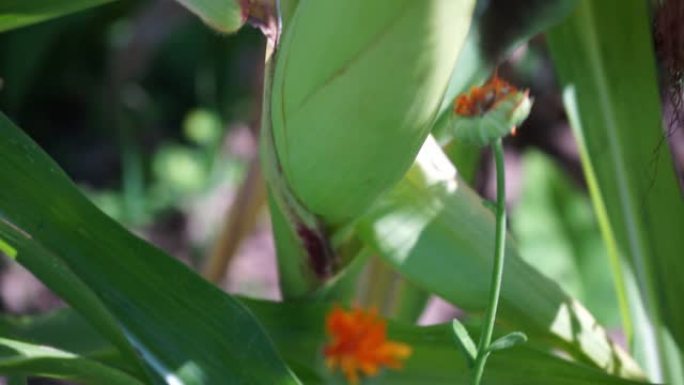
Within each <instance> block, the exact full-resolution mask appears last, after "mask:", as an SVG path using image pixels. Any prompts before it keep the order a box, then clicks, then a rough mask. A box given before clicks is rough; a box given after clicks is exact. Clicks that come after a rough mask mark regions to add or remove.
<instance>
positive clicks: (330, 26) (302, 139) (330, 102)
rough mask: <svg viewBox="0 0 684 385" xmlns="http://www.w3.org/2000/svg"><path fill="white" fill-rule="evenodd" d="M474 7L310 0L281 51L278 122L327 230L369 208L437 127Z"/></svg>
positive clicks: (278, 140)
mask: <svg viewBox="0 0 684 385" xmlns="http://www.w3.org/2000/svg"><path fill="white" fill-rule="evenodd" d="M473 4H474V1H473V0H373V1H367V0H345V1H339V0H315V1H306V0H304V1H301V2H300V3H299V5H298V7H297V10H296V12H295V14H294V16H293V17H292V19H291V20H290V21H289V23H288V24H289V25H288V26H287V29H286V30H285V31H284V34H283V36H282V39H281V45H280V47H279V49H278V52H277V53H276V59H275V60H276V62H275V74H274V78H273V89H272V94H271V106H272V107H271V119H272V121H271V124H272V129H273V138H274V142H275V150H276V154H277V159H278V162H279V165H280V169H281V170H282V173H283V174H284V176H285V179H286V181H287V184H288V185H289V188H290V190H291V191H292V193H293V194H294V196H295V197H296V198H297V199H298V200H299V201H300V202H301V203H302V204H303V205H304V206H305V207H306V208H307V209H308V210H310V211H311V212H312V213H314V214H316V215H318V216H320V217H321V218H322V219H323V220H324V221H325V222H326V223H327V224H332V225H336V224H341V223H344V222H345V221H347V220H350V219H352V218H354V217H356V216H358V215H360V214H361V213H363V211H364V210H365V209H366V208H368V206H369V205H370V204H371V203H372V202H373V201H374V200H375V199H376V198H377V196H378V195H380V194H381V193H382V192H384V191H385V190H387V189H388V188H390V187H391V186H393V185H394V184H395V183H396V182H397V181H398V180H399V179H400V178H401V177H402V175H403V174H404V173H405V172H406V170H407V169H408V168H409V166H410V165H411V163H412V162H413V159H414V158H415V155H416V153H417V152H418V150H419V148H420V146H421V145H422V143H423V142H424V141H425V138H426V136H427V135H428V133H429V132H430V129H431V127H432V125H433V123H434V120H435V117H436V115H437V112H438V108H439V106H440V104H441V101H442V98H443V97H444V94H445V90H446V87H447V84H448V81H449V78H450V74H451V72H452V69H453V67H454V65H455V62H456V59H457V57H458V54H459V52H460V50H461V47H462V45H463V42H464V39H465V36H466V33H467V31H468V28H469V26H470V19H471V15H472V8H473Z"/></svg>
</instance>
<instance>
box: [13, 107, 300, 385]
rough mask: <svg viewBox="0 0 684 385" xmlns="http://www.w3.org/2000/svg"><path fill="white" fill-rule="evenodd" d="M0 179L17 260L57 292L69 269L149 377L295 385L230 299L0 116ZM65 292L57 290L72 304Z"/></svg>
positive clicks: (88, 313) (88, 312)
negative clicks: (99, 203) (93, 197)
mask: <svg viewBox="0 0 684 385" xmlns="http://www.w3.org/2000/svg"><path fill="white" fill-rule="evenodd" d="M0 184H2V185H3V188H2V189H0V238H2V239H3V240H4V241H5V242H6V243H8V244H10V245H11V246H12V247H14V248H15V249H16V250H17V256H16V259H17V261H18V262H20V263H24V262H26V261H32V262H31V263H29V264H26V265H25V266H26V267H27V268H28V269H29V270H31V271H32V272H34V273H36V275H38V276H42V277H45V276H50V279H49V280H47V279H44V281H45V282H46V283H47V284H48V285H49V286H50V287H51V288H53V289H55V290H57V291H59V290H60V285H67V284H68V283H69V281H71V280H72V279H73V278H74V277H78V278H79V279H80V281H81V282H82V284H81V286H85V287H87V288H88V289H89V290H90V291H92V293H93V294H94V298H96V299H97V300H98V301H100V303H101V305H100V306H104V308H106V311H107V312H108V313H109V314H110V316H111V317H112V318H113V319H114V320H115V322H116V325H118V327H120V328H121V330H122V331H123V333H124V334H125V336H126V339H127V341H128V343H130V344H131V345H132V346H134V347H135V349H136V350H137V351H138V352H139V353H140V357H141V359H142V360H143V363H144V364H145V366H146V367H147V369H148V371H149V372H150V373H152V374H153V378H154V381H155V382H156V383H171V384H174V383H175V384H187V385H190V384H219V383H220V384H238V383H254V384H261V383H268V384H297V383H298V380H297V379H296V378H295V377H294V376H293V374H292V373H291V372H290V371H289V369H288V368H287V367H286V366H285V365H284V364H283V362H282V361H281V360H280V358H279V356H278V354H277V353H276V352H275V350H274V348H273V346H272V344H271V342H270V341H269V340H268V338H267V337H266V335H265V334H264V333H263V331H262V329H261V327H260V326H259V324H258V323H257V322H256V320H255V319H254V318H253V317H252V316H251V314H250V313H249V312H248V311H247V310H246V309H245V308H244V307H243V306H242V305H241V304H240V303H238V302H237V301H235V300H234V299H233V298H232V297H230V296H229V295H227V294H225V293H223V292H221V291H220V290H219V289H217V288H216V287H214V286H212V285H210V284H209V283H207V282H206V281H204V280H202V279H201V278H200V277H199V276H197V275H196V274H195V273H193V272H192V271H190V270H189V269H188V268H187V267H185V266H184V265H182V264H181V263H180V262H178V261H176V260H174V259H172V258H170V257H168V256H167V255H165V254H164V253H163V252H161V251H159V250H158V249H156V248H154V247H152V246H150V245H149V244H147V243H146V242H144V241H142V240H140V239H139V238H137V237H135V236H133V235H131V234H130V233H129V232H128V231H126V230H125V229H123V228H122V227H121V226H119V225H118V224H116V223H115V222H113V221H112V220H111V219H109V218H108V217H106V216H105V215H104V214H103V213H101V212H100V211H98V210H97V209H96V208H95V207H94V206H93V205H92V204H91V203H90V202H88V201H87V200H86V198H85V197H83V195H81V193H80V192H79V191H78V190H77V189H76V188H75V186H74V185H73V184H72V183H71V182H70V181H69V179H68V178H67V177H66V175H65V174H64V172H62V171H61V170H60V169H59V168H58V166H57V165H56V164H55V163H54V162H53V161H52V160H51V159H49V157H48V156H47V155H46V154H45V153H44V152H42V151H41V150H40V149H39V148H38V147H37V146H36V145H35V144H34V143H33V142H32V141H31V140H30V139H29V138H28V137H27V136H26V135H25V134H23V133H22V132H21V130H19V129H18V128H17V127H15V126H14V125H13V124H12V123H11V122H10V121H9V120H8V119H7V118H6V117H4V115H0ZM75 291H76V290H75V289H71V290H63V291H62V292H60V294H61V295H62V296H63V297H64V299H65V300H67V301H68V302H71V303H73V304H74V305H78V304H79V301H80V300H81V299H82V297H80V296H79V294H78V293H77V292H75ZM93 302H95V301H93ZM79 310H80V311H81V312H82V313H83V314H84V316H85V317H86V318H88V319H89V320H92V319H93V318H94V315H93V314H94V312H93V311H92V309H91V308H89V307H85V306H84V307H81V308H80V309H79ZM98 325H101V324H98ZM98 330H100V331H103V330H105V331H106V330H108V329H106V328H99V329H98ZM103 335H107V336H109V335H108V334H107V333H103Z"/></svg>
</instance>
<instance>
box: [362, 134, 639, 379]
mask: <svg viewBox="0 0 684 385" xmlns="http://www.w3.org/2000/svg"><path fill="white" fill-rule="evenodd" d="M357 230H358V235H359V237H361V238H362V239H364V240H365V241H366V242H368V243H369V244H370V245H372V246H373V247H374V248H375V249H376V250H377V252H378V253H379V255H380V256H382V257H383V258H384V259H385V260H386V261H388V262H389V263H390V264H392V265H393V266H395V267H396V268H397V269H398V270H399V271H400V272H401V273H402V274H403V275H404V276H405V277H407V278H408V279H409V280H411V281H413V282H414V283H415V284H416V285H418V286H420V287H422V288H424V289H426V290H429V291H430V292H432V293H434V294H437V295H439V296H441V297H443V298H444V299H446V300H448V301H450V302H451V303H453V304H455V305H456V306H458V307H459V308H462V309H464V310H466V311H471V312H482V311H484V310H485V308H486V306H487V303H488V293H489V282H490V275H491V269H492V259H493V258H492V257H493V249H494V245H493V240H494V232H495V228H494V216H493V215H492V213H491V212H490V211H489V210H488V209H487V208H486V207H485V206H484V205H483V204H482V200H481V198H480V197H478V196H477V194H476V193H475V192H474V191H472V190H471V189H470V188H469V187H468V186H467V185H466V184H465V183H463V182H462V181H461V180H460V179H458V178H457V176H456V170H455V169H454V168H453V166H452V165H451V163H450V162H449V160H448V159H447V158H446V156H445V155H444V154H443V153H442V151H441V149H440V148H439V146H438V145H437V144H436V142H435V141H434V140H428V142H426V145H425V146H424V147H423V149H422V150H421V152H420V153H419V155H418V158H417V160H416V163H415V164H414V167H413V168H412V169H411V170H410V171H409V172H408V173H407V175H406V176H405V177H404V179H403V180H402V181H401V182H400V183H399V184H398V185H397V186H396V187H395V188H394V189H393V190H391V191H390V192H389V193H388V194H387V195H386V196H384V197H382V198H381V199H380V200H379V201H378V202H377V204H376V205H375V206H374V207H373V209H372V210H371V211H370V212H369V213H368V214H367V215H366V216H364V217H363V218H362V219H361V220H360V221H359V223H358V226H357ZM506 244H507V249H506V253H507V256H506V266H505V277H504V282H503V287H502V291H501V299H500V307H499V313H498V314H499V315H498V316H497V319H498V320H499V321H500V322H501V324H505V325H507V326H508V327H509V328H513V329H514V330H522V331H523V332H525V333H526V334H528V335H529V336H530V340H531V341H532V342H535V341H552V343H553V344H555V345H556V346H557V347H559V348H562V349H564V350H566V351H568V352H570V354H573V355H574V356H575V357H579V358H581V359H583V360H585V361H586V362H588V363H591V364H593V365H595V366H597V367H600V368H605V369H606V370H608V371H609V372H611V373H620V374H621V375H623V376H626V377H632V378H641V377H642V376H643V374H642V373H641V370H640V369H639V367H638V366H637V365H636V364H635V363H634V361H633V360H632V359H631V358H630V357H629V356H628V355H627V354H626V353H625V352H624V351H623V350H622V349H620V348H619V347H617V346H616V345H615V344H614V343H613V342H612V341H610V339H609V338H608V336H607V335H606V332H605V330H603V328H601V327H600V326H598V325H597V323H596V321H595V319H594V318H593V317H592V316H591V314H589V312H587V311H586V309H584V307H583V306H582V305H581V304H580V303H579V302H578V301H576V300H575V299H573V298H571V297H569V296H568V295H567V294H565V293H564V292H563V291H562V290H561V288H560V287H559V286H558V285H557V284H556V283H555V282H553V281H551V280H549V279H548V278H547V277H545V276H543V275H542V274H540V273H539V272H538V271H537V270H536V269H534V268H533V267H532V266H530V265H528V264H527V263H525V262H524V261H523V260H522V259H521V258H520V256H519V255H518V251H517V249H516V248H515V243H514V242H513V241H512V240H510V241H509V242H507V243H506Z"/></svg>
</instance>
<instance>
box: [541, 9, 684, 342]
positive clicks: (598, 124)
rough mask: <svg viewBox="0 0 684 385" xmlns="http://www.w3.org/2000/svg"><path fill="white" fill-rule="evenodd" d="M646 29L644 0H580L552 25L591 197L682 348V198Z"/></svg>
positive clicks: (655, 315)
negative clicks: (560, 21) (568, 14)
mask: <svg viewBox="0 0 684 385" xmlns="http://www.w3.org/2000/svg"><path fill="white" fill-rule="evenodd" d="M652 39H653V38H652V35H651V25H650V11H649V8H648V3H647V2H641V1H627V2H623V1H618V0H606V1H598V2H597V1H582V2H581V4H580V7H579V8H578V9H577V12H576V13H575V14H574V15H573V16H572V17H571V18H570V19H569V20H568V21H567V22H566V23H564V24H562V25H561V26H559V27H558V28H556V29H554V30H553V31H551V33H549V43H550V48H551V53H552V57H553V60H554V63H555V66H556V70H557V73H558V75H559V78H560V81H561V83H562V86H563V95H564V101H565V104H566V108H567V110H568V113H569V116H570V120H571V123H572V126H573V130H574V132H575V136H576V138H577V141H578V143H579V145H580V148H581V153H582V157H583V165H584V169H585V174H586V175H587V176H588V179H589V180H591V182H592V186H591V187H592V188H593V193H594V199H595V200H596V201H598V202H600V204H601V206H604V207H605V210H606V212H607V214H608V220H609V225H610V228H611V229H612V232H613V233H614V235H615V238H616V241H617V245H618V247H619V249H620V251H621V252H622V254H623V255H624V257H626V259H627V260H628V261H629V262H630V263H631V267H632V269H633V271H634V272H635V275H636V278H637V281H638V283H639V287H640V289H641V293H642V298H643V301H644V305H645V308H646V312H647V313H648V314H649V316H650V317H651V321H652V323H653V324H654V325H660V324H661V323H664V324H665V325H666V326H667V327H668V328H669V331H670V333H671V334H672V336H673V337H674V339H675V340H676V341H677V343H678V345H679V348H680V349H682V348H684V306H682V297H683V296H684V280H682V279H681V277H682V275H684V258H682V250H684V237H682V232H683V231H684V204H682V195H681V191H679V187H678V183H677V177H676V174H675V171H674V167H673V162H672V156H671V154H670V150H669V148H668V144H667V140H666V138H665V133H664V130H663V126H662V122H661V105H660V101H659V92H658V83H657V74H656V64H655V59H654V48H653V43H652ZM594 178H595V179H594ZM660 345H661V346H662V342H661V343H660ZM661 354H663V350H662V347H661ZM663 355H664V354H663Z"/></svg>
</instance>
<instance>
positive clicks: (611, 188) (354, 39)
mask: <svg viewBox="0 0 684 385" xmlns="http://www.w3.org/2000/svg"><path fill="white" fill-rule="evenodd" d="M109 2H111V1H110V0H78V1H75V0H0V31H8V30H11V29H15V28H20V27H25V28H33V27H30V25H32V24H35V23H39V22H43V21H46V20H49V19H53V18H57V17H60V16H63V15H66V14H69V13H73V12H77V11H81V10H84V9H87V8H90V7H96V6H100V5H102V4H105V3H109ZM178 2H179V3H180V4H182V5H183V6H184V7H186V8H187V9H188V10H189V11H190V12H192V13H193V14H194V15H196V16H197V17H199V18H200V19H201V20H202V21H203V22H204V23H205V24H206V25H207V28H211V29H213V30H215V31H217V33H221V34H224V35H225V37H224V38H225V39H231V38H232V37H231V35H230V34H232V33H234V32H236V31H238V30H239V29H241V28H243V27H244V28H258V29H260V30H261V31H262V32H263V35H264V37H265V41H266V44H265V48H264V50H265V54H264V58H265V60H264V71H263V72H264V74H263V78H264V82H263V83H264V84H263V100H262V103H261V104H262V108H261V110H262V112H261V119H260V123H261V124H260V126H261V127H260V132H259V136H260V139H259V140H260V142H259V147H260V154H259V155H260V156H259V162H258V165H257V162H256V161H255V162H254V167H253V168H252V169H251V171H250V172H251V174H250V175H256V176H255V177H254V178H251V179H250V178H247V179H246V182H245V184H247V183H255V184H256V186H257V187H254V188H255V189H256V190H255V191H257V192H254V193H253V195H251V201H250V203H249V205H248V206H249V210H247V211H248V212H250V213H251V214H249V215H248V216H251V217H253V216H255V215H256V213H257V212H258V211H259V208H261V207H264V208H267V209H268V212H269V213H270V218H271V224H272V233H273V237H274V239H275V243H276V244H275V246H276V253H277V267H278V273H279V280H280V282H279V283H280V290H281V293H282V297H283V299H282V301H269V300H263V299H254V298H247V297H244V296H237V295H231V294H228V293H226V292H224V291H222V290H220V289H219V288H218V287H217V286H216V285H215V284H214V283H213V282H210V281H209V280H206V279H204V278H203V277H202V276H200V275H199V274H198V273H197V272H195V271H193V270H192V269H191V268H189V267H188V266H186V265H184V264H182V263H180V262H178V261H177V260H176V259H174V258H172V257H171V256H169V255H167V254H166V253H165V252H163V251H161V250H160V249H158V248H157V247H155V246H153V245H151V244H150V243H148V242H146V241H144V240H142V239H140V238H139V237H137V236H136V235H133V234H132V233H131V232H129V230H127V229H126V228H124V227H123V226H122V225H121V224H120V223H117V222H116V221H115V220H113V219H112V218H110V217H108V216H107V215H105V214H104V213H103V212H102V211H100V210H99V209H98V208H97V207H96V206H95V205H94V204H93V203H92V202H91V201H90V200H89V199H88V198H87V197H86V196H85V195H84V194H83V192H82V190H81V189H79V188H78V187H77V186H76V185H75V184H74V183H73V182H72V181H71V180H70V178H69V177H68V176H67V174H66V173H65V172H64V171H62V169H61V168H60V166H59V165H58V164H57V163H56V162H55V161H54V160H52V159H51V158H50V156H49V155H47V153H46V152H44V151H43V150H42V149H41V148H40V147H39V146H38V145H37V144H36V143H35V142H34V141H33V140H32V139H31V138H30V137H29V136H28V135H27V134H26V133H24V132H23V131H22V130H21V129H20V128H19V127H17V126H16V125H15V124H14V123H13V122H12V121H11V120H10V118H8V117H7V116H6V115H4V114H1V113H0V186H1V187H0V252H2V254H5V255H6V256H7V257H8V258H9V260H10V263H18V264H21V265H22V266H24V267H25V268H26V269H28V270H29V271H30V272H31V273H32V274H33V275H34V276H36V277H37V278H38V279H39V280H40V281H42V282H43V283H44V284H45V285H46V286H48V287H49V288H50V289H51V290H52V291H54V292H55V293H56V294H57V295H59V296H60V297H61V298H62V299H63V300H64V301H65V302H67V303H68V305H69V307H67V308H65V309H61V310H57V311H55V312H51V313H47V314H40V315H34V316H25V317H15V316H10V315H4V316H2V318H0V373H3V374H4V375H5V376H6V379H7V381H8V383H10V384H27V383H28V381H30V380H29V378H33V377H47V378H52V379H57V380H67V381H73V382H76V383H82V384H113V385H118V384H122V385H123V384H140V385H142V384H168V385H181V384H182V385H215V384H269V385H270V384H338V383H350V384H406V385H409V384H461V383H463V384H473V385H477V384H545V385H549V384H616V385H617V384H624V385H627V384H635V385H636V384H647V383H668V384H684V369H683V368H684V355H683V354H684V353H683V352H684V306H682V305H681V297H682V295H684V284H682V280H681V278H680V277H681V275H682V274H684V259H682V253H683V251H682V250H684V237H682V236H681V234H682V231H684V204H682V193H681V191H680V187H679V185H678V181H677V176H676V173H675V170H674V166H673V159H672V155H671V152H670V149H669V148H668V146H667V144H665V145H663V143H667V142H666V140H667V139H666V137H665V135H666V132H665V127H664V123H663V119H662V116H663V112H662V103H661V99H660V94H659V83H658V63H662V61H663V59H660V61H658V57H657V55H656V49H655V48H654V34H653V31H652V24H651V17H652V16H651V15H652V14H654V13H657V12H658V11H659V9H660V7H663V8H665V7H669V8H668V9H670V12H673V13H675V14H677V12H680V13H679V16H682V17H684V14H682V13H681V12H684V8H682V7H681V6H679V7H677V6H676V5H671V4H677V3H678V2H677V1H665V2H664V4H661V3H655V2H654V3H649V2H646V1H642V0H627V1H619V0H601V1H591V0H549V1H537V0H520V1H515V2H511V1H505V0H501V1H499V0H489V1H485V0H345V1H337V0H279V1H278V0H178ZM675 19H676V18H675ZM681 31H682V30H681V28H679V29H677V28H676V27H673V30H672V31H669V30H667V29H665V32H664V34H665V35H663V36H665V37H666V38H669V39H670V40H667V41H670V42H672V41H674V42H679V44H680V45H679V46H677V45H676V44H674V43H673V44H671V45H670V46H671V47H680V48H681V47H682V45H681V44H682V43H684V42H683V41H682V39H681ZM542 33H543V34H544V35H543V36H545V39H546V41H547V44H548V47H549V50H550V55H551V58H552V61H553V67H554V69H555V71H556V75H557V78H558V79H559V85H560V87H561V91H562V97H563V102H564V106H565V112H566V114H567V117H568V120H569V122H570V125H571V126H572V130H573V135H574V138H575V140H576V141H577V143H578V146H579V151H580V154H581V160H582V168H583V174H584V178H585V180H586V183H587V185H588V190H589V195H590V197H591V203H592V207H593V212H594V213H595V216H596V218H597V220H598V223H599V226H600V232H601V236H602V239H603V242H604V245H605V246H604V247H605V248H606V249H607V250H608V253H607V257H606V258H608V260H607V262H606V265H607V266H610V271H609V274H608V273H607V274H606V275H604V276H605V277H609V279H607V280H606V279H603V280H602V282H610V284H612V286H609V289H608V290H611V291H614V295H615V298H616V300H615V303H614V305H615V310H611V311H612V312H613V313H615V314H619V316H620V320H621V327H620V329H621V330H622V332H623V333H624V335H625V337H626V338H625V339H626V342H625V343H624V344H620V343H617V342H615V341H614V340H613V338H611V336H610V335H609V333H608V332H607V331H606V328H605V327H603V326H602V325H601V324H600V323H599V322H598V321H597V320H596V317H594V315H592V313H591V312H590V311H589V310H587V307H585V305H584V304H583V303H582V301H581V300H580V299H579V298H575V297H574V296H573V295H571V294H570V293H569V288H568V287H567V286H566V285H565V284H564V283H563V282H557V281H556V280H555V279H554V278H552V277H551V274H550V273H549V272H547V271H543V270H544V269H543V268H542V267H541V266H537V265H536V264H533V263H530V261H531V259H530V257H529V256H526V255H525V253H526V250H527V248H525V247H523V246H524V245H526V244H527V243H523V242H522V240H521V243H520V244H518V242H517V241H516V235H515V234H510V233H509V232H508V226H507V221H506V207H505V180H506V176H505V169H506V168H505V165H504V163H505V157H504V151H503V143H504V141H505V140H506V139H505V138H506V137H507V136H508V135H509V134H510V133H511V132H515V131H516V130H520V129H521V125H522V124H523V122H524V121H525V119H526V118H527V117H528V116H529V114H530V109H531V108H532V105H533V103H534V97H535V95H534V94H533V92H530V91H529V90H522V89H518V87H516V86H515V85H514V84H511V83H510V82H508V81H506V80H504V79H502V78H501V77H500V75H499V73H498V72H497V67H498V66H499V65H501V64H502V63H503V62H504V61H505V60H506V59H507V58H508V57H509V55H511V53H512V52H513V51H514V50H516V49H517V48H519V47H521V46H523V45H525V44H526V43H527V42H528V41H529V40H530V39H531V38H533V37H534V36H538V35H539V34H542ZM668 33H671V34H672V36H671V35H668ZM677 33H679V34H680V35H679V40H677V39H678V38H677V37H676V34H677ZM661 38H662V36H661ZM29 49H30V48H29ZM181 54H182V53H181ZM674 57H676V56H674ZM680 58H681V56H680ZM662 71H665V72H668V73H672V74H679V75H677V76H680V78H679V80H678V81H679V82H681V71H684V60H682V61H677V60H676V59H672V60H669V61H667V66H666V67H664V69H662ZM0 76H2V74H0ZM674 78H676V76H675V77H674ZM678 84H679V86H678V88H677V87H675V89H677V90H679V91H678V92H681V83H678ZM12 86H13V85H12V84H11V83H7V84H4V86H3V87H4V88H5V89H10V88H11V87H12ZM75 87H76V85H75ZM679 108H681V105H680V106H679ZM36 114H40V111H36ZM478 146H486V147H490V152H491V153H492V155H493V158H494V161H493V163H494V164H495V168H496V176H497V177H496V187H497V188H496V191H497V193H496V202H493V203H492V202H489V201H487V200H486V199H485V198H483V197H482V196H480V195H478V193H477V192H476V191H475V189H474V188H473V187H471V185H472V182H473V178H472V177H471V175H472V171H471V170H470V169H471V168H472V159H474V157H476V156H477V155H476V154H478V153H479V147H478ZM457 170H458V171H457ZM259 174H263V180H262V179H261V178H259V177H258V175H259ZM535 182H536V181H535ZM538 183H539V184H540V185H541V184H543V183H544V181H543V180H540V181H539V182H538ZM565 190H569V188H564V193H567V191H565ZM249 191H252V190H249ZM259 191H261V192H265V193H259ZM568 194H569V193H568ZM578 195H579V196H581V197H582V199H583V197H584V195H583V194H582V193H578ZM245 199H248V198H245ZM251 219H253V218H251ZM251 219H250V218H247V219H244V220H245V221H247V220H251ZM553 219H558V220H562V218H561V215H560V214H558V215H557V216H553ZM228 222H229V223H234V222H235V221H232V222H231V221H228ZM238 222H239V221H238ZM227 229H228V231H230V230H231V229H234V228H233V227H230V226H228V227H227ZM534 235H535V234H532V237H531V241H530V242H532V243H535V242H542V241H543V239H539V237H537V238H535V236H534ZM228 248H230V247H228ZM217 250H219V252H218V253H216V256H215V257H216V258H218V260H211V261H208V262H207V264H206V265H205V266H206V271H205V276H207V277H209V278H210V279H212V280H215V279H216V277H218V276H220V275H221V274H222V272H223V271H224V270H225V266H226V261H225V260H221V258H225V255H224V254H225V250H226V247H225V245H218V246H217ZM552 257H553V256H552V255H551V256H549V258H552ZM594 257H595V256H587V258H594ZM212 258H214V255H212ZM212 277H213V278H212ZM578 279H579V280H580V281H581V282H583V283H586V285H587V287H598V286H592V285H591V284H590V283H588V282H589V279H588V278H587V276H586V274H580V275H579V278H578ZM600 287H603V288H605V286H600ZM430 296H439V297H441V298H443V299H444V300H446V301H447V302H449V303H451V304H452V305H454V306H456V307H457V308H458V309H460V310H462V311H463V312H464V314H465V316H463V317H458V319H454V320H452V321H450V322H445V323H441V324H437V325H432V326H418V325H417V323H416V321H417V319H418V317H419V316H420V314H421V313H422V312H423V310H424V309H425V306H426V303H427V300H428V298H429V297H430ZM590 296H591V294H590V295H589V297H590ZM582 299H584V300H591V298H582ZM592 310H595V309H592ZM476 341H478V342H477V343H476Z"/></svg>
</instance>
